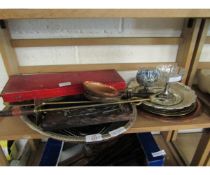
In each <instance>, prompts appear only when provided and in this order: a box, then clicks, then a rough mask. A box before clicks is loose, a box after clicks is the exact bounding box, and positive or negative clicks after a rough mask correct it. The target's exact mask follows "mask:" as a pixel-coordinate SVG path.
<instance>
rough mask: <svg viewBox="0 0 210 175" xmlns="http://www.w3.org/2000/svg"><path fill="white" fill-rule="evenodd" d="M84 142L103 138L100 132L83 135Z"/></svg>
mask: <svg viewBox="0 0 210 175" xmlns="http://www.w3.org/2000/svg"><path fill="white" fill-rule="evenodd" d="M85 140H86V142H96V141H101V140H103V138H102V135H101V134H92V135H87V136H86V137H85Z"/></svg>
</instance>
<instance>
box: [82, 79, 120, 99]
mask: <svg viewBox="0 0 210 175" xmlns="http://www.w3.org/2000/svg"><path fill="white" fill-rule="evenodd" d="M83 86H84V89H85V91H86V92H88V93H89V94H92V95H94V96H98V97H117V96H118V95H119V92H118V90H117V89H115V88H114V87H112V86H110V85H106V84H103V83H100V82H95V81H85V82H84V83H83Z"/></svg>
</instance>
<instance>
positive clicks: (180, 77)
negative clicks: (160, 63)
mask: <svg viewBox="0 0 210 175" xmlns="http://www.w3.org/2000/svg"><path fill="white" fill-rule="evenodd" d="M181 80H182V76H181V75H180V76H176V77H170V78H169V80H168V82H169V83H174V82H178V81H181Z"/></svg>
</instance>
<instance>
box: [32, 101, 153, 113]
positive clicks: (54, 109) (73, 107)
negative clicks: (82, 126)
mask: <svg viewBox="0 0 210 175" xmlns="http://www.w3.org/2000/svg"><path fill="white" fill-rule="evenodd" d="M150 100H151V99H150V98H147V99H135V100H121V101H116V102H110V103H102V104H92V105H83V106H71V107H63V108H51V109H35V110H34V112H49V111H59V110H69V109H82V108H89V107H99V106H106V105H114V104H125V103H139V102H144V101H150Z"/></svg>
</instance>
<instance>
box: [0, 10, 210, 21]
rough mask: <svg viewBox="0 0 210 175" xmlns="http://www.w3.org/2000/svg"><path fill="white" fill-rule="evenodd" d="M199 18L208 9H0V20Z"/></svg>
mask: <svg viewBox="0 0 210 175" xmlns="http://www.w3.org/2000/svg"><path fill="white" fill-rule="evenodd" d="M124 17H126V18H199V17H210V10H209V9H100V10H99V9H1V10H0V19H32V18H33V19H35V18H38V19H43V18H45V19H46V18H124Z"/></svg>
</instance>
